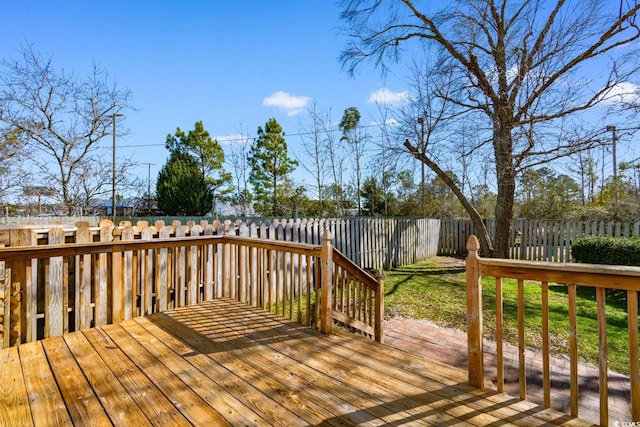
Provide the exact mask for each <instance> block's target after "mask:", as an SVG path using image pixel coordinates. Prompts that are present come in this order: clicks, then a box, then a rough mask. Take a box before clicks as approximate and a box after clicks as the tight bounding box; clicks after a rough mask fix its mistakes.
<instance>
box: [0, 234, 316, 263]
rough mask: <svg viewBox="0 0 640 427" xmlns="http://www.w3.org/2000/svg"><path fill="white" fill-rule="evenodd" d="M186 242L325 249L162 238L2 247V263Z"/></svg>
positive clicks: (311, 248)
mask: <svg viewBox="0 0 640 427" xmlns="http://www.w3.org/2000/svg"><path fill="white" fill-rule="evenodd" d="M185 241H189V242H191V243H193V242H196V243H198V244H199V245H212V244H213V245H216V244H224V243H234V244H237V245H241V246H252V247H258V248H262V249H271V250H288V251H290V252H295V253H300V254H306V255H315V256H319V255H320V250H321V248H322V246H321V245H311V244H308V243H293V242H284V241H278V240H266V239H256V238H251V237H241V236H225V235H223V236H186V237H184V238H158V239H153V240H127V241H126V240H117V241H110V242H89V243H65V244H57V245H41V246H10V247H6V248H0V261H13V260H25V259H43V258H51V257H57V256H74V255H91V254H107V253H115V252H125V251H139V250H150V249H162V248H178V247H183V246H189V245H188V244H185V243H184V242H185Z"/></svg>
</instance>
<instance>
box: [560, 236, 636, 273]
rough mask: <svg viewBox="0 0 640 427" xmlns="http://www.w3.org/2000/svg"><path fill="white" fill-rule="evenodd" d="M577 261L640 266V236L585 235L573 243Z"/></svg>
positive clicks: (573, 253)
mask: <svg viewBox="0 0 640 427" xmlns="http://www.w3.org/2000/svg"><path fill="white" fill-rule="evenodd" d="M571 254H572V255H573V257H574V258H575V260H576V261H577V262H583V263H588V264H610V265H635V266H640V238H635V237H634V238H628V237H584V238H582V239H578V240H576V241H575V242H573V243H572V244H571Z"/></svg>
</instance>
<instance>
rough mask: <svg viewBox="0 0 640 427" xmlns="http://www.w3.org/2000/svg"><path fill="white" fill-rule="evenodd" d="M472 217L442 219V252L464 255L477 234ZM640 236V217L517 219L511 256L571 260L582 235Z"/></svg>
mask: <svg viewBox="0 0 640 427" xmlns="http://www.w3.org/2000/svg"><path fill="white" fill-rule="evenodd" d="M486 224H487V229H488V230H489V234H490V235H491V236H494V235H495V220H493V219H491V220H486ZM475 234H476V233H475V229H474V227H473V223H472V222H471V221H470V220H442V221H441V229H440V241H439V249H438V253H439V254H441V255H464V254H466V253H467V251H466V242H467V240H468V239H469V236H471V235H475ZM589 236H612V237H638V236H640V221H636V222H633V223H620V222H605V221H590V222H579V221H573V222H545V221H533V220H515V221H513V222H512V223H511V237H510V239H509V241H510V243H511V252H510V253H511V259H520V260H528V261H554V262H571V261H572V257H571V242H573V241H575V240H576V239H579V238H581V237H589Z"/></svg>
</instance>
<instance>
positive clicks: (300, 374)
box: [163, 307, 420, 425]
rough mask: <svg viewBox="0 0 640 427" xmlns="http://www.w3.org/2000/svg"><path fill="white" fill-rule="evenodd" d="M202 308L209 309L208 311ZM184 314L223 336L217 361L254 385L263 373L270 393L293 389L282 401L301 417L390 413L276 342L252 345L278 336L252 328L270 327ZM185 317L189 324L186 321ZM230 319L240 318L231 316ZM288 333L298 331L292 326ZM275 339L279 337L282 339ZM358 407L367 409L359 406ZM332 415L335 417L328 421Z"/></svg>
mask: <svg viewBox="0 0 640 427" xmlns="http://www.w3.org/2000/svg"><path fill="white" fill-rule="evenodd" d="M229 308H230V309H231V311H230V314H232V317H236V315H235V308H232V307H229ZM225 311H226V309H225ZM201 313H202V314H204V313H203V312H201ZM182 314H183V313H180V314H176V315H177V316H179V317H178V319H179V323H178V324H176V323H175V321H174V327H177V328H185V325H186V326H187V328H189V329H194V328H195V330H197V331H198V332H200V333H204V334H206V335H214V336H216V337H219V339H216V342H215V345H216V347H217V348H218V349H222V350H224V352H223V353H220V352H218V354H217V355H216V360H217V361H218V362H219V363H221V364H223V365H224V366H225V367H227V369H229V370H231V371H233V372H236V373H241V374H242V375H244V377H245V378H246V379H247V380H250V381H252V384H253V381H254V380H251V378H260V381H257V383H258V384H257V385H256V386H257V387H261V388H263V390H264V392H266V393H268V390H269V389H272V390H273V389H275V390H280V389H283V390H291V392H288V393H286V394H284V395H283V396H282V397H283V398H284V399H282V400H280V401H279V403H280V404H282V405H285V406H286V407H287V408H288V409H290V410H292V411H295V413H296V414H297V415H298V416H300V417H303V418H307V417H309V416H312V417H313V416H315V417H317V418H318V417H319V419H320V420H323V422H327V424H329V425H331V424H343V423H347V424H360V423H366V422H367V421H368V420H371V419H376V418H379V417H384V415H388V413H387V412H385V411H384V410H378V409H379V408H378V407H377V406H376V404H377V403H380V402H379V401H377V399H376V397H375V396H374V395H372V394H366V395H363V394H362V393H358V392H357V391H354V390H352V389H350V388H349V387H348V386H345V384H342V383H341V382H340V380H337V379H335V378H331V376H329V375H327V374H326V372H323V371H322V370H315V369H313V368H310V367H309V366H307V365H305V364H304V363H299V362H297V361H295V360H292V359H291V358H290V357H287V356H286V355H285V354H283V353H282V352H280V351H277V350H273V349H272V348H270V347H265V346H261V347H260V348H256V346H255V345H252V344H251V343H252V342H254V339H255V340H256V341H257V342H267V341H269V340H274V339H273V337H268V336H265V337H261V338H263V339H264V341H263V340H261V339H260V338H258V339H256V338H252V337H251V335H252V333H251V332H252V331H255V333H256V334H259V332H258V330H259V329H262V328H265V327H266V326H258V327H256V328H251V329H250V330H249V331H247V330H246V329H247V328H246V327H245V332H248V333H243V332H240V331H238V330H237V329H236V328H233V327H232V328H231V329H230V328H229V327H227V326H225V325H226V323H227V322H224V324H220V323H218V322H216V321H212V322H207V323H206V324H202V325H201V326H200V327H198V326H197V325H198V323H199V318H200V316H201V315H200V316H199V315H197V314H195V317H193V318H192V320H191V321H189V320H187V319H186V318H183V317H182V316H181V315H182ZM245 315H246V316H250V317H251V318H253V315H252V313H245ZM187 316H188V317H192V316H194V315H193V314H191V315H189V314H187ZM176 320H177V319H176ZM163 322H166V320H163ZM183 322H184V325H182V323H183ZM230 323H234V322H233V321H231V322H230ZM260 323H262V322H259V323H257V324H260ZM275 324H276V325H277V324H278V322H277V321H276V322H275ZM245 326H246V324H245ZM165 327H166V326H165ZM240 328H241V327H240V326H238V329H240ZM267 329H269V328H267ZM296 329H300V332H301V333H302V334H304V332H303V331H302V328H301V327H300V325H298V326H297V327H296ZM179 331H180V333H183V332H184V330H183V329H180V330H179ZM288 332H293V331H292V330H291V329H288ZM279 336H280V337H283V335H282V334H279ZM305 336H306V335H305ZM292 339H293V340H294V341H292V342H291V344H293V343H296V344H294V346H295V347H297V346H298V344H299V339H298V338H297V337H296V334H295V333H293V336H292ZM274 341H277V339H275V340H274ZM283 345H285V346H287V347H288V346H289V344H288V343H283ZM324 368H327V369H329V367H328V366H325V367H324ZM342 375H345V373H344V372H342ZM354 377H357V376H354ZM263 381H264V382H263ZM265 382H266V384H265ZM362 384H363V386H366V384H364V381H363V383H362ZM367 384H368V386H369V387H373V386H374V384H372V383H370V382H368V383H367ZM389 405H390V408H391V409H394V413H396V412H395V410H397V411H400V412H401V414H399V415H398V416H399V417H407V416H409V415H408V414H406V413H403V412H402V411H403V409H404V408H403V407H399V406H398V407H397V406H396V405H394V403H393V402H389ZM369 406H371V407H373V410H371V412H370V411H369V409H368V407H369ZM358 408H361V409H360V410H358ZM365 408H367V409H365ZM376 411H377V413H376ZM403 414H404V415H403ZM307 419H308V418H307ZM327 419H329V420H331V421H327ZM382 419H383V420H384V421H387V422H391V421H392V420H393V419H392V418H388V419H387V418H382ZM310 422H313V423H314V424H315V423H317V421H316V422H314V421H310ZM415 422H416V423H418V424H420V421H419V420H416V421H415Z"/></svg>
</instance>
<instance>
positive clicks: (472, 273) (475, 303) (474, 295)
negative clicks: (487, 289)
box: [466, 235, 484, 388]
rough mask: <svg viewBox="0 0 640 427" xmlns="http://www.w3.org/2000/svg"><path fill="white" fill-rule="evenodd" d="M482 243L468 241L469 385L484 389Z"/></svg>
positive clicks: (475, 239) (473, 238)
mask: <svg viewBox="0 0 640 427" xmlns="http://www.w3.org/2000/svg"><path fill="white" fill-rule="evenodd" d="M479 250H480V242H479V241H478V238H477V237H476V236H473V235H471V236H469V240H467V251H468V255H467V261H466V263H467V346H468V354H469V383H470V384H471V385H473V386H475V387H478V388H484V363H483V353H484V351H483V348H482V282H481V281H480V280H481V277H480V265H479V261H480V257H479V255H478V251H479Z"/></svg>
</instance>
